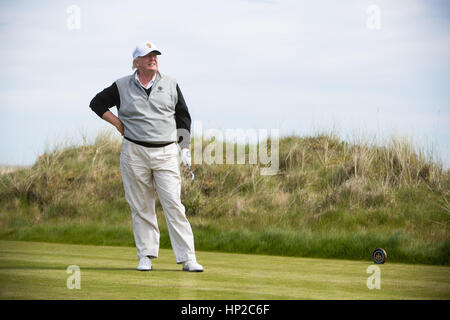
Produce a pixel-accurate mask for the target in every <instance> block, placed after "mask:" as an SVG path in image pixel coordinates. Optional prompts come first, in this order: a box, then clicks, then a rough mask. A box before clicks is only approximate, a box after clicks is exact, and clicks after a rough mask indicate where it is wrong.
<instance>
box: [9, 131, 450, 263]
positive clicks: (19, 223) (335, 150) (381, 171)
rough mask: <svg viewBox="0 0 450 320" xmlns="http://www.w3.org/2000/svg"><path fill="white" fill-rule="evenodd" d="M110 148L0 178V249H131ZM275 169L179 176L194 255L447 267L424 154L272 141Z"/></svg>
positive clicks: (215, 169)
mask: <svg viewBox="0 0 450 320" xmlns="http://www.w3.org/2000/svg"><path fill="white" fill-rule="evenodd" d="M197 142H199V141H195V143H197ZM120 143H121V141H120V139H118V138H117V137H116V136H115V135H114V134H111V133H108V132H104V133H101V134H99V135H98V136H97V138H96V139H95V141H93V142H92V143H87V142H86V143H84V144H83V145H78V146H61V147H56V148H54V149H53V150H49V151H47V152H45V153H44V154H42V155H41V156H40V157H39V159H38V160H37V161H36V163H35V164H34V165H33V166H32V167H31V168H24V169H19V170H16V171H14V172H8V173H4V174H2V175H0V227H1V229H0V238H1V239H10V240H34V241H52V242H65V243H81V244H100V245H121V246H133V245H134V242H133V235H132V229H131V216H130V210H129V207H128V204H127V203H126V201H125V198H124V193H123V187H122V180H121V176H120V169H119V153H120ZM201 143H203V145H204V146H206V145H208V143H210V142H209V141H201ZM248 151H249V148H248V146H247V148H246V152H247V153H248ZM224 157H225V155H224ZM247 157H248V154H247ZM279 161H280V170H279V174H277V175H274V176H263V175H261V174H260V168H261V167H262V166H260V165H258V164H256V165H253V164H252V165H250V164H242V165H236V164H234V165H233V164H222V165H219V164H211V165H206V164H203V165H195V164H194V165H193V169H194V172H195V175H196V179H195V181H194V182H193V183H191V182H190V181H189V177H190V176H189V173H188V172H185V171H184V172H183V179H184V181H183V188H182V201H183V203H184V205H185V207H186V214H187V216H188V218H189V220H190V222H191V224H192V227H193V229H194V235H195V242H196V248H197V249H198V250H214V251H223V252H241V253H258V254H273V255H287V256H302V257H322V258H339V259H358V260H369V259H370V255H371V252H372V251H373V250H374V249H375V248H377V247H383V248H384V249H386V251H387V252H388V259H389V261H396V262H407V263H423V264H442V265H448V264H449V256H450V238H449V234H450V233H449V220H450V192H449V190H450V172H449V171H448V170H444V169H443V168H442V165H441V164H440V162H439V161H438V160H437V159H436V158H435V157H434V156H433V155H432V154H430V153H429V152H427V151H426V150H424V149H423V148H422V149H421V148H420V147H417V146H414V145H413V144H412V143H411V142H410V141H408V140H406V139H400V138H398V139H396V138H392V139H391V140H388V141H386V142H385V143H384V144H383V145H381V146H380V145H379V144H375V143H372V142H370V141H367V140H363V139H359V140H358V139H355V141H353V142H348V141H344V140H342V139H340V138H339V137H338V136H337V135H336V134H329V133H328V134H316V135H315V136H311V137H295V136H292V137H285V138H282V139H281V140H280V145H279ZM224 163H225V161H224ZM246 163H248V161H247V162H246ZM183 170H184V169H183ZM157 211H158V220H159V222H160V228H161V247H163V248H170V242H169V238H168V233H167V230H166V227H165V220H164V217H163V214H162V209H161V207H160V205H159V204H158V206H157Z"/></svg>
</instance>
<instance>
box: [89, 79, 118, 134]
mask: <svg viewBox="0 0 450 320" xmlns="http://www.w3.org/2000/svg"><path fill="white" fill-rule="evenodd" d="M114 106H116V107H117V109H119V108H120V95H119V89H118V88H117V85H116V83H113V84H112V85H111V86H109V87H108V88H105V89H103V91H101V92H99V93H97V94H96V95H95V97H94V98H93V99H92V100H91V103H90V104H89V107H90V108H91V109H92V111H94V112H95V113H96V114H97V115H98V116H99V117H100V118H102V119H104V120H106V121H108V122H109V123H111V124H112V125H113V126H115V127H116V128H117V130H119V132H120V133H121V134H122V135H123V130H124V129H123V124H122V121H120V119H119V118H118V117H116V116H115V115H114V114H113V113H112V112H111V111H109V108H112V107H114Z"/></svg>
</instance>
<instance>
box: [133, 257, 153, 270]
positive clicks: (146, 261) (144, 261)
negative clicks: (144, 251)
mask: <svg viewBox="0 0 450 320" xmlns="http://www.w3.org/2000/svg"><path fill="white" fill-rule="evenodd" d="M136 270H138V271H150V270H152V261H151V260H150V258H149V257H143V258H141V259H140V260H139V264H138V266H137V268H136Z"/></svg>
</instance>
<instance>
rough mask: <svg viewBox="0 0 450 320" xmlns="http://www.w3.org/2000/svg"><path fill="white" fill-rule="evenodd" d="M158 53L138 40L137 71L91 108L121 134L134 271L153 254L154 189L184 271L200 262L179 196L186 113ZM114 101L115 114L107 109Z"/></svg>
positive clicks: (186, 157) (187, 157)
mask: <svg viewBox="0 0 450 320" xmlns="http://www.w3.org/2000/svg"><path fill="white" fill-rule="evenodd" d="M160 54H161V52H160V51H159V50H158V48H156V46H155V45H154V44H152V43H151V42H145V43H143V44H139V45H137V46H136V49H135V50H134V52H133V69H135V68H136V69H137V70H136V71H135V72H134V73H133V74H131V75H128V76H125V77H123V78H120V79H118V80H116V81H115V82H114V83H113V84H112V85H111V86H110V87H108V88H106V89H104V90H103V91H101V92H99V93H98V94H97V95H96V96H95V97H94V98H93V99H92V101H91V103H90V108H91V109H92V110H93V111H94V112H95V113H96V114H97V115H98V116H99V117H101V118H102V119H104V120H106V121H108V122H109V123H111V124H112V125H113V126H115V127H116V128H117V130H118V131H119V132H120V134H121V135H122V136H123V137H124V139H123V142H122V149H121V152H120V171H121V173H122V180H123V185H124V189H125V198H126V200H127V202H128V204H129V205H130V208H131V213H132V220H133V233H134V240H135V243H136V248H137V255H138V259H139V264H138V267H137V270H140V271H149V270H152V263H151V259H152V258H157V257H158V251H159V228H158V222H157V219H156V211H155V197H156V193H157V194H158V197H159V200H160V202H161V205H162V207H163V210H164V215H165V217H166V222H167V228H168V230H169V236H170V242H171V244H172V248H173V251H174V253H175V259H176V262H177V263H178V264H183V268H182V269H183V270H185V271H192V272H201V271H203V267H202V266H201V265H200V264H198V263H197V261H196V257H195V250H194V236H193V233H192V229H191V225H190V223H189V221H188V220H187V218H186V215H185V208H184V206H183V204H182V203H181V199H180V196H181V176H180V168H179V164H178V158H177V156H178V148H177V146H176V142H178V143H179V145H180V147H181V159H182V160H183V162H184V163H185V164H189V166H190V164H191V154H190V151H189V145H190V137H189V133H190V127H191V117H190V115H189V111H188V108H187V106H186V103H185V101H184V98H183V95H182V94H181V91H180V88H179V86H178V84H177V82H176V80H175V79H173V78H171V77H168V76H166V75H163V74H161V73H160V72H159V71H158V55H160ZM114 106H116V107H117V110H118V116H119V117H116V116H115V115H114V114H113V113H112V112H111V111H109V110H108V109H109V108H111V107H114ZM177 130H178V131H179V132H181V131H182V132H183V134H182V135H181V136H182V137H183V139H182V140H179V139H178V136H179V134H178V133H177ZM186 133H187V134H186ZM178 140H179V141H178Z"/></svg>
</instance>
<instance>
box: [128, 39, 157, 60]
mask: <svg viewBox="0 0 450 320" xmlns="http://www.w3.org/2000/svg"><path fill="white" fill-rule="evenodd" d="M150 52H156V54H158V55H159V54H161V51H159V49H158V48H157V47H156V46H155V45H154V44H153V43H151V42H149V41H147V42H144V43H142V44H138V45H137V46H136V49H134V51H133V60H134V59H136V58H137V57H143V56H146V55H147V54H149V53H150Z"/></svg>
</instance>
